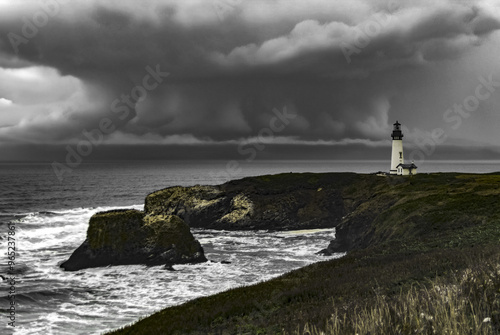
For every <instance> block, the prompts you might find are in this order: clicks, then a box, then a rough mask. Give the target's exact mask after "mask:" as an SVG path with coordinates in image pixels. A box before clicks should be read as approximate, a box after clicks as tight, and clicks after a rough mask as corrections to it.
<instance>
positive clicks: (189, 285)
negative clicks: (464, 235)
mask: <svg viewBox="0 0 500 335" xmlns="http://www.w3.org/2000/svg"><path fill="white" fill-rule="evenodd" d="M387 166H388V162H387V161H265V162H252V163H247V164H243V163H240V164H239V165H238V166H237V169H235V168H234V166H231V167H229V168H228V166H227V163H226V162H224V161H213V162H195V161H191V162H158V161H152V162H102V163H89V164H82V165H81V166H79V167H78V168H76V169H75V170H74V171H73V173H71V174H70V175H67V176H65V178H64V180H62V181H60V180H58V179H57V177H56V176H55V174H54V172H53V170H52V168H51V166H50V164H36V163H26V164H19V163H0V239H1V241H2V244H1V252H0V257H1V258H2V259H1V260H0V274H1V275H3V276H7V272H8V267H7V262H8V259H7V254H6V253H7V236H8V235H7V234H8V226H9V223H10V225H11V226H12V225H14V226H15V233H16V234H15V235H14V237H15V243H16V245H15V247H16V260H15V262H16V264H15V266H14V270H15V271H16V274H15V276H16V278H17V280H16V287H15V288H16V327H15V328H11V327H8V325H7V323H8V322H9V320H8V307H9V300H8V297H7V295H8V286H7V285H6V284H5V283H4V285H3V286H2V287H3V289H2V291H1V292H0V334H9V333H12V332H13V330H15V334H40V333H45V334H100V333H102V332H104V331H106V330H112V329H115V328H118V327H121V326H123V325H126V324H129V323H131V322H134V321H136V320H138V319H139V318H141V317H144V316H147V315H150V314H151V313H154V312H155V311H158V310H160V309H162V308H165V307H167V306H172V305H176V304H181V303H183V302H186V301H188V300H191V299H193V298H197V297H200V296H206V295H210V294H214V293H217V292H221V291H224V290H227V289H230V288H233V287H237V286H241V285H249V284H253V283H256V282H259V281H262V280H267V279H270V278H272V277H275V276H278V275H280V274H283V273H285V272H288V271H291V270H293V269H296V268H299V267H302V266H305V265H307V264H311V263H313V262H317V261H322V260H326V259H328V258H327V257H323V256H318V255H315V253H316V252H317V251H319V250H320V249H322V248H324V247H326V246H327V245H328V243H329V241H330V240H332V239H333V238H334V236H335V231H334V230H333V229H323V230H315V231H296V232H272V233H270V232H265V231H256V232H230V231H213V230H204V229H196V230H193V234H194V235H195V237H196V238H197V239H199V241H200V242H201V244H202V246H203V247H204V249H205V253H206V256H207V258H208V259H209V260H210V262H207V263H203V264H196V265H177V266H174V268H175V270H176V271H167V270H164V269H163V268H162V267H145V266H140V265H130V266H116V267H107V268H95V269H86V270H81V271H76V272H65V271H62V270H61V269H60V268H59V264H60V263H61V262H63V261H64V260H66V259H67V258H68V257H69V256H70V255H71V253H72V252H73V250H74V249H76V248H77V247H78V246H79V245H80V244H81V243H82V242H83V240H84V239H85V234H86V229H87V224H88V220H89V218H90V217H91V216H92V215H93V214H94V213H96V212H98V211H104V210H110V209H114V208H136V209H142V208H143V203H144V198H145V196H146V195H147V194H148V193H150V192H152V191H155V190H158V189H161V188H164V187H168V186H174V185H184V186H189V185H195V184H219V183H222V182H225V181H227V180H228V179H236V178H241V177H244V176H253V175H261V174H274V173H280V172H346V171H347V172H358V173H371V172H377V171H385V170H387ZM499 170H500V162H498V161H483V162H470V161H461V162H457V161H454V162H450V161H442V162H426V163H425V164H424V165H422V166H420V167H419V172H448V171H456V172H467V173H485V172H494V171H499ZM341 256H342V254H338V255H334V256H332V257H341ZM222 262H223V263H222Z"/></svg>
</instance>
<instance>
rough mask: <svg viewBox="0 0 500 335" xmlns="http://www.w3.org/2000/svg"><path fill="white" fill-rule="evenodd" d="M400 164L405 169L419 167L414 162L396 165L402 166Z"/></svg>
mask: <svg viewBox="0 0 500 335" xmlns="http://www.w3.org/2000/svg"><path fill="white" fill-rule="evenodd" d="M400 166H401V167H402V168H403V169H416V168H417V166H416V165H415V164H413V163H411V164H399V165H398V166H396V167H400Z"/></svg>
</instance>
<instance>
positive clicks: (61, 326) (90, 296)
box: [17, 205, 340, 335]
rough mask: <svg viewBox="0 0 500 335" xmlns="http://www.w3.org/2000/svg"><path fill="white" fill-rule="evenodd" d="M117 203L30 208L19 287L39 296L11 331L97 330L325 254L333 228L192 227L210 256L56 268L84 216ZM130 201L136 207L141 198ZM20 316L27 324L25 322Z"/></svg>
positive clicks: (22, 231) (75, 241) (21, 227)
mask: <svg viewBox="0 0 500 335" xmlns="http://www.w3.org/2000/svg"><path fill="white" fill-rule="evenodd" d="M116 208H117V207H98V208H75V209H70V210H65V211H57V212H51V213H30V214H29V215H27V216H26V217H24V218H23V219H21V220H20V221H19V222H18V223H17V227H18V230H17V238H18V240H19V241H20V242H19V253H20V254H21V255H22V259H23V262H24V263H25V264H26V265H27V266H28V267H29V269H30V270H29V272H28V273H26V274H25V275H24V276H23V278H22V281H21V282H20V284H19V287H18V291H19V292H23V293H25V294H26V295H27V296H33V297H36V299H45V300H44V301H41V302H39V303H37V304H33V305H32V306H26V309H24V311H23V312H20V313H21V315H19V317H18V319H19V322H20V327H19V328H17V329H18V331H17V334H23V335H24V334H39V333H46V334H67V333H71V334H100V333H102V332H103V331H105V330H110V329H114V328H118V327H121V326H123V325H126V324H128V323H131V322H133V321H134V320H137V319H139V318H140V317H143V316H146V315H149V314H152V313H154V312H155V311H157V310H159V309H162V308H165V307H167V306H172V305H176V304H180V303H183V302H186V301H188V300H191V299H194V298H197V297H201V296H206V295H210V294H215V293H218V292H221V291H225V290H228V289H230V288H234V287H238V286H242V285H249V284H253V283H257V282H260V281H262V280H267V279H270V278H273V277H276V276H278V275H280V274H283V273H285V272H288V271H290V270H293V269H295V268H298V267H302V266H305V265H307V264H310V263H313V262H317V261H321V260H325V257H323V256H318V255H315V253H316V252H317V251H318V250H320V249H322V248H324V247H326V245H328V243H329V241H330V240H331V239H332V238H333V236H334V230H333V229H322V230H314V231H311V230H307V231H295V232H272V233H270V232H266V231H233V232H232V231H216V230H204V229H193V230H192V231H193V234H194V235H195V237H196V238H197V239H198V240H199V241H200V243H201V244H202V245H203V247H204V249H205V254H206V256H207V258H208V259H209V260H211V261H212V262H207V263H201V264H194V265H176V266H174V268H175V270H176V271H168V270H165V269H163V267H161V266H156V267H145V266H141V265H127V266H113V267H105V268H93V269H86V270H80V271H76V272H65V271H62V270H61V269H60V268H59V266H58V265H59V264H60V263H61V262H62V261H64V260H66V259H67V258H68V257H69V256H70V255H71V253H72V251H73V250H74V249H75V248H76V247H78V246H79V245H80V244H81V243H82V242H83V240H84V239H85V233H86V230H87V227H88V220H89V219H90V217H91V216H92V215H93V214H94V213H96V212H99V211H106V210H112V209H116ZM128 208H135V209H142V205H135V206H129V207H128ZM338 256H340V255H338ZM221 261H225V262H230V263H229V264H227V263H224V264H223V263H221ZM41 290H43V293H39V292H41ZM47 310H50V311H51V312H50V313H47V312H46V311H47ZM23 313H24V314H25V315H22V314H23ZM23 319H24V320H30V324H29V325H27V324H23V323H22V322H23V321H22V320H23Z"/></svg>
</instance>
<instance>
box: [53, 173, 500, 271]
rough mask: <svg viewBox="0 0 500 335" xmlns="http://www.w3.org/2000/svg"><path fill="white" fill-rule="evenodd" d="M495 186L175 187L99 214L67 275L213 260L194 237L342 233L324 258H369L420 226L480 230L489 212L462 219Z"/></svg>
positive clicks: (352, 182) (407, 180) (241, 183)
mask: <svg viewBox="0 0 500 335" xmlns="http://www.w3.org/2000/svg"><path fill="white" fill-rule="evenodd" d="M495 178H497V177H496V176H487V175H484V176H483V175H459V174H452V173H448V174H439V173H436V174H419V175H416V176H412V177H404V176H385V175H380V174H378V175H376V174H371V175H368V174H355V173H319V174H315V173H283V174H278V175H266V176H258V177H248V178H243V179H240V180H234V181H230V182H227V183H225V184H222V185H218V186H199V185H196V186H192V187H180V186H175V187H169V188H166V189H163V190H159V191H156V192H153V193H151V194H149V195H148V196H147V197H146V199H145V205H144V212H142V211H125V210H124V211H113V212H106V213H98V214H96V215H94V216H93V217H92V218H91V220H90V224H89V229H88V232H87V239H86V241H85V242H84V243H83V244H82V245H81V246H80V247H79V248H78V249H77V250H76V251H75V252H74V254H73V255H72V256H71V257H70V259H69V260H68V261H67V262H64V263H63V264H61V267H63V268H64V269H66V270H75V269H81V268H85V267H95V266H106V265H117V264H147V265H158V264H166V265H172V264H179V263H196V262H203V261H206V258H205V257H204V255H203V248H202V247H201V246H200V244H199V243H198V241H196V240H195V239H194V237H193V236H192V234H191V233H190V231H189V228H206V229H220V230H301V229H317V228H335V229H336V238H335V240H333V241H332V242H331V243H330V245H329V246H328V247H326V246H318V250H321V249H322V248H324V249H323V250H321V251H320V253H323V254H325V255H328V254H332V253H335V252H344V251H350V250H353V249H364V248H367V247H368V246H373V245H376V244H379V243H383V242H385V241H388V240H389V239H391V238H392V237H393V236H399V238H405V236H408V235H410V234H420V233H421V232H420V230H419V229H420V228H419V226H420V225H421V224H422V223H429V222H431V223H432V222H434V220H436V218H440V219H439V220H441V221H442V220H445V221H444V222H445V223H447V224H446V225H441V226H439V227H440V229H448V228H447V227H448V225H451V224H456V223H457V222H458V223H459V224H461V225H464V226H469V225H474V224H481V222H483V220H484V218H483V216H481V213H477V214H474V215H469V216H468V217H467V218H465V219H464V218H463V215H462V210H463V208H464V206H467V205H468V204H469V203H470V202H475V203H477V202H478V201H483V202H485V203H486V204H483V203H481V205H480V206H481V207H485V208H489V207H488V206H489V204H490V203H491V204H494V203H496V202H497V199H498V198H497V194H498V192H499V191H498V189H497V188H498V185H497V184H495V183H496V179H495ZM492 180H494V182H495V183H494V184H491V183H492ZM443 211H445V213H446V215H444V214H443V213H444V212H443ZM441 217H444V218H445V219H442V218H441ZM446 220H449V223H448V221H446ZM462 221H463V222H462ZM403 227H405V228H403ZM436 229H437V228H436ZM325 247H326V248H325Z"/></svg>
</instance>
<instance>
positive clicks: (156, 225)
mask: <svg viewBox="0 0 500 335" xmlns="http://www.w3.org/2000/svg"><path fill="white" fill-rule="evenodd" d="M205 261H206V258H205V256H204V252H203V248H202V247H201V245H200V243H199V242H198V241H196V240H195V239H194V237H193V235H192V234H191V232H190V230H189V226H188V225H187V224H186V223H185V222H184V221H183V220H182V219H181V218H179V217H177V216H175V215H156V216H152V215H145V213H144V212H141V211H136V210H125V211H111V212H102V213H97V214H95V215H93V216H92V218H91V219H90V222H89V228H88V230H87V239H86V240H85V241H84V242H83V244H82V245H81V246H80V247H78V248H77V249H76V250H75V251H74V252H73V254H72V255H71V257H70V258H69V259H68V260H67V261H66V262H64V263H62V264H61V267H62V268H63V269H65V270H67V271H76V270H80V269H85V268H90V267H100V266H108V265H126V264H145V265H162V264H165V265H172V264H185V263H199V262H205Z"/></svg>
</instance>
